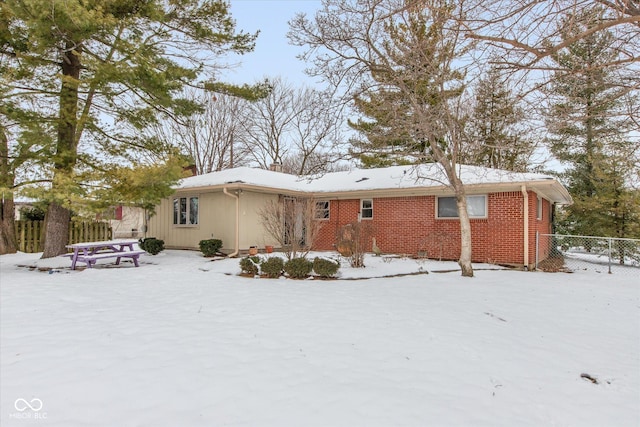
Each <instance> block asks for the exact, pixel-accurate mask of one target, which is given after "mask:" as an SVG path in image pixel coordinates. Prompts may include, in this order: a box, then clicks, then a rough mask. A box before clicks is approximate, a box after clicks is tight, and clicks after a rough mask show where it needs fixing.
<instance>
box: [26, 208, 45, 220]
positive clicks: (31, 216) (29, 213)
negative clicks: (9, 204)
mask: <svg viewBox="0 0 640 427" xmlns="http://www.w3.org/2000/svg"><path fill="white" fill-rule="evenodd" d="M45 214H46V212H45V210H44V209H42V208H40V207H38V206H35V207H32V208H22V209H20V216H21V217H22V219H25V220H27V221H43V220H44V216H45Z"/></svg>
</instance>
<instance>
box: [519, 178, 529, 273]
mask: <svg viewBox="0 0 640 427" xmlns="http://www.w3.org/2000/svg"><path fill="white" fill-rule="evenodd" d="M520 191H522V196H523V197H524V221H523V222H524V239H523V240H524V268H525V270H528V269H529V193H527V186H526V185H523V186H522V187H521V188H520Z"/></svg>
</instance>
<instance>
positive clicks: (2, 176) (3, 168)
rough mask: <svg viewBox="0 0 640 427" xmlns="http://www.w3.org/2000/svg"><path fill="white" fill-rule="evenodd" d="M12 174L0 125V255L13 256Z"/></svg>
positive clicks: (14, 241)
mask: <svg viewBox="0 0 640 427" xmlns="http://www.w3.org/2000/svg"><path fill="white" fill-rule="evenodd" d="M13 185H14V182H13V172H12V171H11V165H10V164H9V141H8V139H7V135H6V133H5V132H4V128H3V127H2V126H1V125H0V189H2V190H1V191H2V206H0V255H4V254H14V253H16V251H17V250H18V247H17V243H16V229H15V227H14V215H15V213H14V212H15V205H14V203H13V193H12V192H11V191H10V190H9V189H11V188H13Z"/></svg>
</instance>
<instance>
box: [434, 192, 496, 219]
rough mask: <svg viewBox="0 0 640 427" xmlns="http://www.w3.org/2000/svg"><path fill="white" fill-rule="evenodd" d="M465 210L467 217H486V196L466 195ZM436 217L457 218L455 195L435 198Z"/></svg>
mask: <svg viewBox="0 0 640 427" xmlns="http://www.w3.org/2000/svg"><path fill="white" fill-rule="evenodd" d="M467 212H469V218H486V217H487V196H486V195H485V194H483V195H479V196H467ZM436 216H437V218H458V205H457V204H456V198H455V197H437V198H436Z"/></svg>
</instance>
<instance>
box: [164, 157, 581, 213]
mask: <svg viewBox="0 0 640 427" xmlns="http://www.w3.org/2000/svg"><path fill="white" fill-rule="evenodd" d="M458 173H459V176H460V178H461V179H462V182H463V183H464V184H465V187H466V189H467V192H468V193H470V194H473V193H481V192H485V193H486V192H502V191H521V188H522V186H523V185H526V186H527V188H529V189H533V190H534V191H536V192H538V193H539V194H541V195H543V196H544V197H545V198H547V199H549V200H551V201H552V202H555V203H560V204H570V203H571V202H572V201H571V196H570V195H569V193H568V192H567V190H566V189H565V188H564V187H563V186H562V184H560V183H559V182H558V181H557V180H556V179H555V178H554V177H553V176H550V175H543V174H537V173H522V172H510V171H505V170H500V169H491V168H485V167H480V166H469V165H459V166H458ZM224 187H226V188H228V189H240V188H242V189H248V190H255V191H263V192H271V193H273V192H279V193H290V194H297V193H303V194H312V195H313V196H314V197H324V198H347V197H362V196H366V195H369V196H370V197H373V196H378V197H379V196H382V195H387V196H389V195H390V194H389V193H393V195H398V196H405V195H427V194H447V193H452V190H451V187H450V185H448V181H447V179H446V175H445V173H444V172H443V170H442V167H441V166H440V165H439V164H437V163H429V164H423V165H413V166H391V167H386V168H376V169H352V170H349V171H343V172H331V173H326V174H324V175H319V176H301V177H299V176H295V175H289V174H285V173H282V172H274V171H270V170H264V169H256V168H248V167H239V168H233V169H226V170H222V171H219V172H211V173H208V174H204V175H198V176H193V177H189V178H185V179H183V180H181V181H180V182H179V184H178V186H177V188H176V190H178V191H181V190H196V189H198V190H203V189H211V190H215V189H222V188H224Z"/></svg>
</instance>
